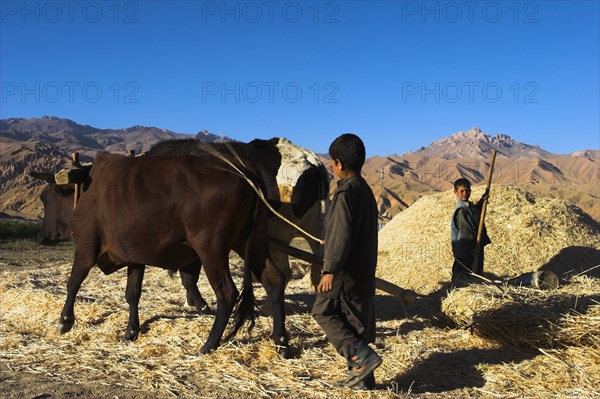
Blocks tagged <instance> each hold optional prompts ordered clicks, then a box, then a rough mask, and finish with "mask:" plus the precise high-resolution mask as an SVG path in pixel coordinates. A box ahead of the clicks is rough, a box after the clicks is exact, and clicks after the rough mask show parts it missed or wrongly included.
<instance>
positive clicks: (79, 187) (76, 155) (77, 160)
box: [71, 152, 81, 209]
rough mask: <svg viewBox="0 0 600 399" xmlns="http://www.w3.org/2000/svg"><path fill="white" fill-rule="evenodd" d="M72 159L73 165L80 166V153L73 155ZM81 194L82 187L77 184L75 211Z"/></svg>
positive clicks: (74, 202) (74, 197)
mask: <svg viewBox="0 0 600 399" xmlns="http://www.w3.org/2000/svg"><path fill="white" fill-rule="evenodd" d="M71 159H72V160H73V165H79V153H78V152H74V153H72V154H71ZM80 194H81V185H80V184H79V183H75V192H74V193H73V209H75V207H76V206H77V202H78V201H79V195H80Z"/></svg>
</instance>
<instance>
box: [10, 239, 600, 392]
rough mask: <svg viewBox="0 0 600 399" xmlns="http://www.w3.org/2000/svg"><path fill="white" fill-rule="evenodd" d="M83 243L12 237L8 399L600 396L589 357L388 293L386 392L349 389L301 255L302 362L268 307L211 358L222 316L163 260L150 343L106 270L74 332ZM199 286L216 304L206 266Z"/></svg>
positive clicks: (384, 313) (155, 277)
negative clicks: (201, 309)
mask: <svg viewBox="0 0 600 399" xmlns="http://www.w3.org/2000/svg"><path fill="white" fill-rule="evenodd" d="M72 251H73V245H72V244H62V245H60V246H58V247H52V248H47V247H38V246H37V245H35V244H33V243H31V242H0V297H1V298H2V299H1V302H0V397H2V398H15V399H16V398H19V399H21V398H30V399H33V398H39V399H41V398H52V399H54V398H112V399H114V398H125V399H139V398H159V399H162V398H173V397H181V398H221V397H222V398H225V397H227V398H259V397H260V398H264V397H282V398H283V397H285V398H347V397H350V398H364V397H376V398H462V397H474V398H487V397H503V398H540V397H544V398H558V397H572V398H592V397H598V395H599V392H598V388H597V387H598V386H599V385H598V384H599V383H600V381H599V378H600V377H599V376H585V370H586V367H587V365H585V364H574V362H573V361H570V360H569V357H568V352H565V353H564V354H563V353H562V352H561V353H558V352H557V353H550V354H549V355H548V356H547V355H545V354H543V353H540V352H537V353H522V352H515V351H512V350H511V349H509V348H505V347H502V346H500V345H498V344H495V343H493V342H487V341H484V340H482V339H479V338H477V337H476V336H474V335H472V334H471V333H470V332H469V331H466V330H461V329H457V328H453V327H452V326H451V325H450V323H449V322H448V321H447V319H446V318H445V317H444V316H443V315H442V314H440V313H439V311H437V310H436V309H437V306H436V303H435V301H431V300H428V299H419V300H418V301H417V302H416V303H415V304H414V306H412V307H411V308H409V317H408V318H407V317H406V316H405V314H404V311H403V309H402V307H401V306H400V302H399V299H398V298H395V297H390V296H387V295H384V294H381V295H379V293H378V296H377V297H376V309H377V317H378V319H377V328H378V338H377V342H376V343H375V346H376V348H377V350H378V352H380V354H381V355H382V357H383V358H384V363H383V365H382V366H381V367H380V368H379V369H378V370H377V371H376V378H377V382H378V387H377V388H378V389H377V390H375V391H372V392H357V391H352V390H349V389H339V388H335V387H334V385H333V384H334V382H335V381H336V380H338V379H341V378H343V377H344V374H345V370H344V364H343V362H342V359H341V357H339V356H338V355H337V354H336V353H335V351H334V350H333V348H332V347H331V345H330V344H329V343H328V342H327V340H326V338H325V336H324V335H323V334H322V332H321V331H320V329H319V328H318V326H317V325H316V323H315V322H314V321H313V319H312V317H311V316H310V315H309V310H310V306H311V305H312V301H313V294H312V292H311V291H310V289H309V288H308V283H307V281H306V279H302V276H303V275H304V270H305V269H304V268H305V266H306V265H304V264H302V263H294V271H295V278H294V279H293V280H292V281H291V283H290V285H289V287H288V289H287V291H286V295H287V297H286V306H287V314H288V318H287V324H286V326H287V329H288V332H289V334H290V337H291V344H292V347H293V354H292V357H291V358H290V359H282V358H281V357H279V356H278V355H277V354H276V352H275V350H274V346H273V344H272V342H271V341H270V340H269V334H270V329H271V327H272V324H271V320H270V317H268V316H265V315H264V314H263V315H262V316H261V317H259V318H258V320H257V326H256V328H255V329H254V330H253V331H252V332H251V333H250V334H248V333H246V332H245V331H244V332H243V333H240V334H238V336H237V337H236V338H234V339H233V340H232V341H230V342H226V343H223V344H222V346H221V347H220V348H219V349H218V350H217V351H215V352H214V353H211V354H209V355H199V348H200V347H201V346H202V345H203V343H204V340H205V339H206V337H207V335H208V331H209V329H210V327H211V326H212V321H213V318H214V316H212V315H210V314H205V315H199V314H197V313H196V312H195V311H194V310H193V309H190V308H188V307H186V306H184V305H185V291H184V289H183V288H182V286H181V284H180V281H179V278H178V276H174V277H170V276H169V275H168V274H167V272H165V271H163V270H160V269H157V268H147V271H146V277H145V281H144V288H143V290H144V291H143V294H142V299H141V303H140V322H141V323H142V333H141V334H140V337H139V339H138V340H137V341H135V342H133V343H129V342H123V341H122V340H121V339H120V337H121V336H122V334H123V333H124V330H125V327H126V324H127V316H128V308H127V304H126V303H125V300H124V288H125V273H124V271H120V272H117V273H114V274H113V275H110V276H105V275H103V274H102V273H101V272H100V271H99V270H97V269H94V270H93V271H92V273H90V276H89V277H88V278H87V280H86V281H85V282H84V284H83V286H82V289H81V291H80V293H79V297H78V301H77V303H76V306H75V314H76V318H77V321H76V324H75V326H74V328H73V330H72V331H70V332H69V333H67V334H64V335H60V334H58V333H57V331H56V324H57V320H58V317H59V314H60V310H61V308H62V305H63V303H64V300H65V297H66V288H65V284H66V279H67V278H68V275H69V271H70V261H71V259H72ZM231 264H232V273H233V274H234V279H235V280H236V282H238V284H239V282H240V278H241V269H240V267H241V266H240V262H239V259H236V258H232V260H231ZM199 285H200V291H201V293H202V295H203V296H204V298H205V299H206V300H207V302H208V303H209V304H210V306H211V307H212V308H215V307H216V306H215V299H214V294H213V293H212V290H211V289H210V287H209V285H208V283H207V282H206V278H205V277H204V275H203V274H202V275H201V277H200V282H199ZM255 293H256V295H257V298H258V300H259V305H261V306H262V307H263V308H266V306H265V303H264V290H263V289H262V288H261V287H260V285H258V284H255ZM265 312H266V311H264V310H263V313H265ZM550 355H551V356H555V357H560V359H561V361H562V362H564V363H565V364H566V365H565V366H564V367H563V368H562V369H560V370H559V371H558V372H557V371H556V367H554V368H553V369H552V370H553V371H552V372H551V373H545V372H544V370H545V366H544V365H545V364H546V362H550V361H554V360H552V359H551V358H550V357H549V356H550ZM544 373H545V374H544ZM580 374H581V375H580ZM570 379H571V380H573V381H574V383H573V384H569V383H568V381H569V380H570ZM557 381H563V382H564V381H567V382H566V383H562V384H557ZM581 381H583V383H582V382H581ZM586 381H587V382H586ZM586 384H587V385H586ZM594 387H596V388H594Z"/></svg>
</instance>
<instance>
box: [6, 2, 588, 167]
mask: <svg viewBox="0 0 600 399" xmlns="http://www.w3.org/2000/svg"><path fill="white" fill-rule="evenodd" d="M1 12H2V15H1V18H2V20H1V23H2V24H1V38H0V45H1V47H0V48H1V58H0V78H1V81H2V98H1V104H0V105H1V117H2V118H9V117H39V116H42V115H55V116H59V117H64V118H69V119H73V120H75V121H76V122H78V123H82V124H89V125H92V126H96V127H100V128H122V127H129V126H132V125H146V126H157V127H161V128H166V129H170V130H173V131H176V132H179V133H196V132H198V131H199V130H202V129H206V130H208V131H210V132H213V133H216V134H222V135H228V136H230V137H233V138H236V139H239V140H244V141H246V140H251V139H252V138H255V137H260V138H270V137H274V136H284V137H288V138H290V139H291V140H292V141H294V142H295V143H297V144H300V145H303V146H306V147H308V148H310V149H313V150H315V151H318V152H326V151H327V148H328V146H329V143H330V142H331V141H332V140H333V139H334V138H335V137H336V136H338V135H339V134H341V133H345V132H354V133H357V134H359V135H360V136H361V137H362V138H363V139H364V141H365V144H366V146H367V153H368V154H367V155H368V156H372V155H388V154H393V153H398V154H402V153H404V152H406V151H409V150H412V149H416V148H418V147H419V146H421V145H424V146H427V145H428V144H429V143H431V142H432V141H434V140H437V139H439V138H442V137H445V136H448V135H450V134H452V133H454V132H456V131H460V130H468V129H470V128H471V127H473V126H477V127H479V128H481V129H482V130H484V131H485V132H488V133H491V134H498V133H504V134H508V135H510V136H512V137H513V138H515V139H516V140H519V141H523V142H526V143H529V144H539V145H540V146H542V147H543V148H544V149H546V150H549V151H552V152H556V153H569V152H573V151H577V150H580V149H584V148H591V149H598V148H600V126H599V123H600V116H599V112H600V111H599V110H600V94H599V90H600V82H599V75H600V73H599V71H600V64H599V58H600V49H599V37H600V28H599V20H600V9H599V2H597V1H581V2H575V1H570V2H561V1H523V2H516V1H506V2H504V1H473V2H471V1H464V2H462V1H458V2H421V1H319V2H316V1H256V2H252V1H250V2H236V1H232V2H222V1H179V2H176V1H174V2H162V1H122V2H117V1H77V2H69V1H66V2H61V1H50V2H46V1H32V2H22V1H2V2H1Z"/></svg>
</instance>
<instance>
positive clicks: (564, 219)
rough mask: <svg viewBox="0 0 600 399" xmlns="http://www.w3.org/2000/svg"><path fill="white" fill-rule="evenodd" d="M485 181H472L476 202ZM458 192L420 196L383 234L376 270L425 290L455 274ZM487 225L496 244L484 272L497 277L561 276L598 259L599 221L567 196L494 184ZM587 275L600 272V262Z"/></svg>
mask: <svg viewBox="0 0 600 399" xmlns="http://www.w3.org/2000/svg"><path fill="white" fill-rule="evenodd" d="M483 191H484V187H474V188H473V194H472V195H471V199H472V200H475V201H476V200H478V199H479V198H480V197H481V195H482V194H483ZM455 203H456V197H455V196H454V194H453V192H452V190H450V191H447V192H444V193H440V194H435V195H430V196H426V197H423V198H421V199H420V200H418V201H417V202H415V203H414V204H413V205H412V206H411V207H410V208H408V209H407V210H405V211H404V212H402V213H401V214H399V215H398V216H396V217H395V218H394V219H393V220H392V221H390V222H389V223H388V224H387V225H386V226H385V227H384V228H383V229H382V230H381V232H380V234H379V261H378V276H379V277H381V278H383V279H386V280H389V281H391V282H393V283H395V284H397V285H399V286H401V287H403V288H410V289H413V290H415V291H416V292H418V293H420V294H430V293H432V292H434V291H436V290H438V289H440V288H442V287H443V286H444V284H445V283H447V282H448V281H449V280H450V277H451V269H452V262H453V258H452V249H451V246H450V219H451V217H452V214H453V211H454V207H455ZM486 226H487V230H488V234H489V235H490V237H491V239H492V244H490V245H488V246H486V249H485V271H486V272H487V273H491V274H492V275H494V276H495V277H499V278H511V277H516V276H518V275H520V274H522V273H525V272H532V271H538V270H549V271H552V272H554V273H556V274H557V275H558V276H559V277H560V278H565V277H567V276H569V275H575V274H577V273H581V272H583V271H585V270H587V269H589V268H591V267H593V266H596V265H597V264H598V263H600V225H599V224H598V223H597V222H595V221H594V220H593V219H592V218H591V217H589V216H588V215H587V214H585V213H584V212H583V211H581V209H579V208H578V207H576V206H575V205H572V204H570V203H568V202H566V201H562V200H557V199H549V198H543V197H538V196H535V195H533V194H531V193H529V192H527V191H524V190H522V189H519V188H515V187H511V186H502V185H492V189H491V194H490V204H489V206H488V209H487V215H486ZM587 275H588V276H593V277H600V268H597V269H595V270H591V271H589V272H588V273H587Z"/></svg>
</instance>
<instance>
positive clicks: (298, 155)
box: [32, 138, 329, 339]
mask: <svg viewBox="0 0 600 399" xmlns="http://www.w3.org/2000/svg"><path fill="white" fill-rule="evenodd" d="M231 145H232V146H233V148H234V150H235V151H236V152H237V153H238V154H239V156H240V157H241V158H242V159H243V160H244V162H250V163H252V164H253V165H255V167H256V169H257V174H258V175H259V176H260V178H261V180H262V181H263V182H264V184H265V185H266V196H267V198H268V200H269V202H270V203H271V205H272V206H274V207H275V208H276V209H277V211H278V212H280V213H281V214H283V215H284V216H285V217H286V218H287V219H288V220H290V221H292V222H294V223H295V224H297V225H298V226H299V227H301V228H302V229H304V230H305V231H307V232H308V233H309V234H312V235H315V236H319V237H321V236H322V234H321V231H322V228H323V223H324V212H325V208H326V206H327V202H328V201H329V197H328V188H329V175H328V173H327V170H326V169H325V167H324V166H323V164H322V163H321V162H320V160H319V159H318V157H317V156H316V155H315V154H314V153H312V152H310V151H308V150H306V149H304V148H302V147H299V146H297V145H294V144H293V143H291V142H290V141H289V140H286V139H283V138H273V139H270V140H259V139H257V140H253V141H251V142H250V143H239V142H234V143H231ZM210 148H211V149H213V150H216V151H219V152H221V153H223V154H230V150H229V149H228V148H227V147H226V145H225V144H222V143H213V144H210ZM205 150H206V146H205V145H202V143H200V142H199V141H197V140H191V139H190V140H175V141H164V142H161V143H158V144H156V145H155V146H153V147H152V148H151V149H150V150H149V151H148V152H147V153H146V154H144V155H143V156H174V155H203V154H204V155H206V151H205ZM32 175H33V176H34V177H36V178H41V179H44V180H46V181H48V182H49V183H50V184H48V185H47V186H46V187H45V188H44V190H43V191H42V194H41V195H40V197H41V199H42V202H43V204H44V219H43V222H42V228H41V230H40V233H39V236H38V238H39V240H40V242H42V243H43V244H55V243H57V242H58V241H60V240H65V239H69V238H70V237H71V228H70V225H71V220H72V217H73V192H74V190H73V187H72V185H57V184H55V182H54V175H53V174H52V173H32ZM269 236H270V237H273V238H276V239H277V241H279V242H281V243H283V244H289V243H290V242H291V241H292V239H294V238H296V237H304V238H306V236H305V235H304V234H302V233H301V232H299V231H298V230H297V229H295V228H293V227H291V226H290V225H289V224H287V223H285V222H283V221H282V220H281V219H279V218H277V217H275V216H274V215H273V214H270V217H269ZM307 242H308V244H309V246H310V248H311V251H312V253H313V254H315V255H317V256H320V255H322V247H321V246H320V244H319V243H318V242H316V241H315V240H313V239H311V238H307ZM270 254H271V258H272V259H273V261H274V262H275V264H276V265H277V267H278V268H279V270H281V271H282V273H283V274H284V276H285V279H286V282H287V281H288V280H289V278H290V276H291V269H290V266H289V259H288V255H287V253H285V252H282V251H281V250H280V249H278V248H275V247H271V249H270ZM200 267H201V263H200V261H199V260H198V262H195V263H193V264H190V265H189V266H186V267H184V268H181V269H180V270H179V272H180V277H181V281H182V283H183V286H184V287H185V289H186V291H187V303H188V304H189V305H191V306H195V307H196V308H197V309H198V310H199V311H201V312H204V311H207V310H208V305H207V303H206V301H205V300H204V298H202V296H201V295H200V292H199V291H198V288H197V282H198V278H199V275H200ZM312 274H313V280H314V279H315V278H320V265H317V264H316V263H315V264H313V267H312ZM316 281H317V282H318V280H316ZM124 338H125V339H135V338H136V336H131V335H129V334H126V335H125V337H124Z"/></svg>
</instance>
